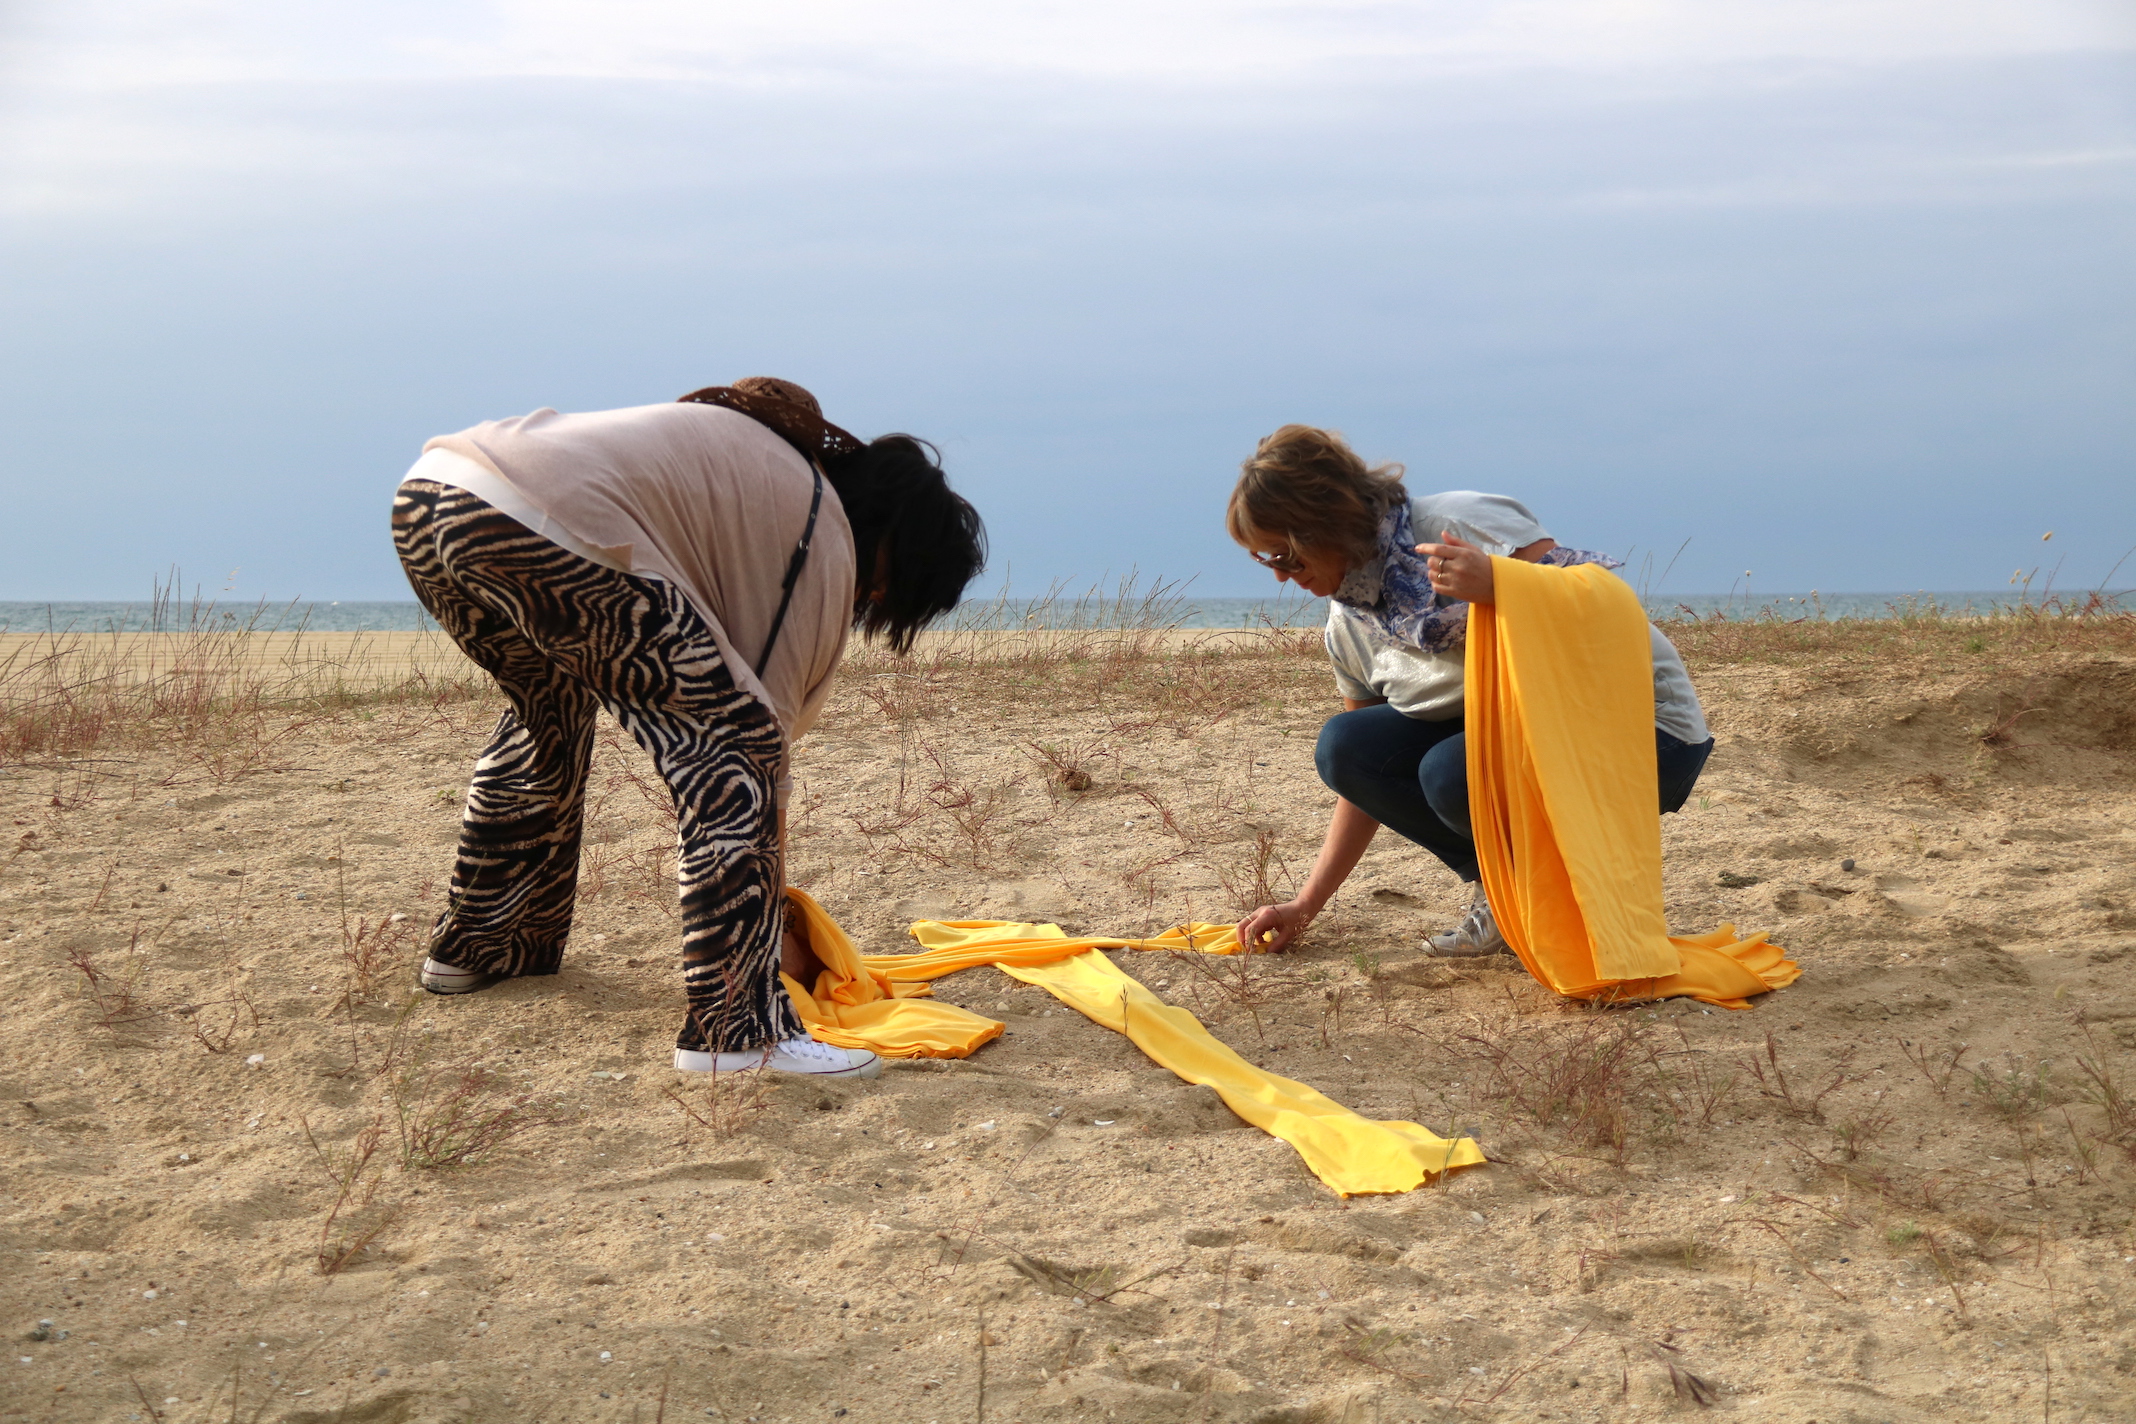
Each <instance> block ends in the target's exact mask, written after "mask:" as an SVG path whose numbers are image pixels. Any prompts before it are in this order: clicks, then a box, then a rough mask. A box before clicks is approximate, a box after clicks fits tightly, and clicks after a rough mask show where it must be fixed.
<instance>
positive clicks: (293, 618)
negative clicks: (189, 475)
mask: <svg viewBox="0 0 2136 1424" xmlns="http://www.w3.org/2000/svg"><path fill="white" fill-rule="evenodd" d="M2100 596H2101V597H2102V598H2105V599H2106V600H2108V601H2109V602H2110V603H2112V604H2113V606H2115V607H2117V608H2129V607H2131V606H2136V603H2132V600H2136V590H2129V589H2121V590H2116V591H2109V592H2103V593H2102V594H2101V595H2100ZM2087 597H2089V595H2088V594H2084V595H2077V596H2075V597H2074V598H2069V597H2067V596H2061V595H2057V596H2056V601H2058V602H2061V603H2064V604H2071V603H2074V604H2081V603H2082V602H2083V601H2084V599H2085V598H2087ZM2045 602H2047V600H2045V599H2043V598H2042V597H2041V596H2040V595H2039V594H2037V593H2029V594H2028V593H2026V592H2023V591H2019V590H2014V589H1998V590H1991V591H1985V592H1983V591H1978V590H1974V591H1961V592H1955V593H1952V592H1928V591H1921V592H1914V593H1817V592H1812V593H1772V594H1758V595H1756V596H1755V597H1753V596H1751V595H1748V594H1743V593H1732V594H1656V595H1650V596H1649V597H1648V598H1647V600H1646V603H1647V610H1648V612H1649V614H1650V615H1651V616H1652V617H1653V618H1654V619H1655V620H1656V621H1659V622H1669V621H1672V620H1676V619H1693V618H1728V619H1734V620H1746V619H1748V620H1759V619H1763V620H1778V621H1786V622H1794V621H1797V620H1803V619H1809V620H1818V621H1824V620H1831V619H1839V618H1897V617H1909V616H1920V615H1923V614H1931V613H1937V614H1943V615H1946V616H1948V615H1951V614H1960V615H1964V614H1976V615H1986V614H1994V613H2007V612H2011V611H2015V610H2017V609H2019V608H2022V607H2034V608H2037V607H2040V606H2042V604H2043V603H2045ZM1326 618H1327V601H1326V600H1325V599H1318V598H1190V597H1185V596H1171V595H1164V594H1157V595H1152V596H1151V597H1148V598H1140V599H1136V598H1129V599H1117V598H1101V597H1094V596H1093V597H1084V598H1080V599H1064V598H1059V597H1054V598H1048V599H1042V600H1035V601H1026V600H1017V599H1010V598H1000V597H996V598H991V599H985V600H976V599H975V600H973V601H971V602H968V603H966V604H964V605H963V606H962V607H960V608H959V609H958V610H957V611H956V613H954V614H952V615H951V616H950V617H949V618H947V619H945V620H944V621H943V623H942V624H940V625H938V626H943V627H963V628H1104V627H1123V626H1125V627H1134V626H1143V627H1163V628H1265V627H1276V628H1307V627H1316V626H1318V625H1319V624H1320V623H1322V622H1323V621H1325V620H1326ZM436 627H437V624H436V623H435V622H434V621H433V620H432V619H431V618H430V616H429V615H428V614H427V613H425V612H424V611H423V607H422V605H421V604H419V603H417V602H415V601H414V600H413V599H399V600H388V601H383V602H364V601H356V600H344V601H338V602H336V601H324V602H291V603H278V604H277V603H256V604H243V605H236V604H220V603H212V602H177V601H169V600H159V601H142V602H51V603H33V602H14V603H8V602H0V633H45V632H55V633H111V632H122V633H131V632H186V631H193V630H199V629H204V628H248V629H253V630H258V631H290V630H298V629H304V630H311V631H317V632H335V633H409V632H428V631H432V630H435V629H436Z"/></svg>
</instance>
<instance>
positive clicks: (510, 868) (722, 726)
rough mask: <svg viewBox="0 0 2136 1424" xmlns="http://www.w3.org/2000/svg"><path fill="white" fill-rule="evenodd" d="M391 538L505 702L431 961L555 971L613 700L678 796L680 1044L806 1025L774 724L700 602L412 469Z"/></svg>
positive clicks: (776, 1033)
mask: <svg viewBox="0 0 2136 1424" xmlns="http://www.w3.org/2000/svg"><path fill="white" fill-rule="evenodd" d="M393 542H394V546H395V548H396V549H397V550H398V551H399V553H400V560H401V565H402V567H403V568H405V569H406V570H407V573H408V581H409V583H411V584H413V585H414V586H415V593H416V597H418V598H419V599H421V600H422V603H423V606H424V607H425V608H426V609H428V610H429V611H430V615H431V617H433V618H435V619H437V620H438V624H439V626H440V627H442V628H443V629H444V630H445V631H446V632H447V633H448V634H450V635H451V636H452V639H453V641H454V642H456V643H458V644H459V645H460V647H461V649H462V650H464V651H465V652H466V653H467V655H468V656H469V657H470V658H472V659H474V660H475V662H477V663H479V664H480V665H481V666H482V667H483V668H484V669H486V670H487V671H488V672H489V674H490V675H491V676H492V677H494V678H495V679H496V680H497V685H498V686H499V687H500V688H502V689H503V691H504V695H505V697H506V699H507V700H508V701H509V702H510V704H511V706H510V710H509V711H507V712H506V713H505V714H504V715H503V716H502V717H500V718H499V719H498V721H497V729H496V731H495V732H494V733H492V734H491V736H490V740H489V745H488V746H487V747H485V748H484V749H483V752H482V756H481V758H480V759H479V760H478V761H477V762H476V763H475V772H474V779H473V782H472V784H470V785H469V787H468V788H467V805H466V810H465V812H464V813H463V814H462V816H461V819H460V850H459V857H458V859H457V860H456V861H455V862H454V864H453V870H452V885H451V889H450V891H449V899H448V903H447V907H446V909H445V912H444V913H443V914H442V915H440V916H439V917H438V922H437V926H436V928H435V929H434V930H432V932H431V941H430V957H431V958H433V959H435V960H437V961H438V962H439V963H440V964H448V965H451V966H452V967H454V968H456V969H471V970H476V971H479V972H482V973H486V974H503V975H512V976H517V975H531V974H554V973H556V971H557V969H558V967H559V966H560V965H561V963H562V961H563V954H564V943H565V941H566V940H567V939H569V938H570V935H571V912H572V907H573V901H574V899H575V897H576V893H577V884H578V861H579V836H580V831H581V826H582V823H583V817H584V809H585V796H586V777H587V771H588V767H589V765H590V762H591V759H592V751H593V734H594V719H595V716H596V715H597V713H598V712H599V710H600V709H601V708H604V707H605V708H606V709H607V710H608V712H609V714H610V715H611V716H613V717H614V718H615V719H616V721H617V722H618V723H620V724H621V725H622V727H623V728H624V730H626V731H627V732H629V733H630V735H631V736H632V737H633V738H634V739H636V741H637V743H638V745H639V746H641V747H643V748H645V750H646V751H647V752H648V753H649V754H650V755H651V756H652V758H653V762H654V765H655V766H656V767H658V768H659V771H660V775H661V776H662V778H664V779H665V780H666V782H667V785H668V789H669V791H671V792H672V793H673V794H674V797H675V810H676V821H677V828H678V832H679V837H678V838H679V841H680V846H679V848H678V851H677V856H676V880H677V881H678V882H679V889H680V891H681V897H682V972H683V987H684V991H685V993H686V994H687V996H688V999H689V1015H688V1018H687V1019H686V1020H685V1022H684V1024H683V1027H682V1031H681V1032H680V1033H679V1034H678V1035H677V1036H676V1039H675V1042H676V1046H677V1047H680V1048H690V1049H699V1050H702V1049H706V1048H710V1049H713V1050H715V1051H741V1050H745V1049H752V1048H758V1047H761V1046H763V1045H764V1044H767V1043H772V1042H776V1041H778V1040H781V1039H788V1038H797V1037H800V1036H801V1035H802V1034H803V1033H804V1032H805V1030H804V1029H803V1028H802V1026H801V1021H800V1018H799V1017H798V1016H797V1015H796V1014H795V1012H794V1007H793V1002H792V1000H790V999H789V998H788V997H787V995H786V990H785V988H784V987H783V986H782V985H781V984H780V983H779V972H778V970H779V939H780V929H781V926H782V923H783V917H784V913H785V896H784V895H783V894H782V893H781V886H782V884H783V881H784V876H783V868H782V866H781V864H780V860H779V842H778V829H777V822H778V818H777V812H776V799H775V793H774V780H775V777H776V775H777V769H778V763H779V752H780V733H779V725H778V722H777V719H776V718H774V717H773V715H772V713H771V711H770V710H769V709H768V708H766V707H765V706H764V704H763V703H761V702H759V701H758V700H757V699H756V698H755V697H753V696H751V695H750V694H749V693H747V692H744V691H742V690H741V689H740V688H738V687H737V686H735V683H734V679H733V678H732V677H731V676H730V675H729V674H728V672H727V668H726V664H725V663H723V662H722V661H721V660H720V655H719V646H718V643H717V641H716V640H715V639H714V637H713V635H712V631H711V629H710V628H708V627H707V626H706V625H705V621H704V620H703V619H702V618H701V617H699V616H698V614H697V611H696V610H695V609H693V608H692V607H691V606H690V604H689V602H688V601H687V600H686V599H684V598H683V596H682V595H681V594H680V593H679V592H677V591H676V590H675V589H674V588H673V587H672V586H671V585H669V584H667V583H666V582H664V581H662V580H659V579H647V578H639V577H637V576H635V575H632V574H626V573H621V572H619V571H617V570H615V569H610V568H604V567H602V566H601V565H599V564H596V563H593V562H591V561H590V560H587V559H583V558H580V557H579V556H578V555H577V554H574V553H572V552H571V551H570V550H568V549H565V548H563V547H561V546H559V545H557V544H555V543H553V542H551V541H550V540H547V539H544V538H542V537H541V536H540V535H538V534H536V533H534V532H533V531H532V530H530V529H528V528H527V527H526V526H525V525H523V524H521V523H519V522H518V521H517V520H515V519H512V518H511V517H509V516H508V515H505V514H502V513H500V512H499V511H498V510H497V509H496V508H495V507H493V506H492V505H490V504H488V503H486V502H484V501H483V500H481V499H478V498H476V497H475V496H474V495H472V494H469V493H467V492H466V491H465V490H461V489H456V488H454V487H452V486H450V485H443V484H437V483H434V482H431V481H428V480H410V481H407V482H406V483H404V484H402V485H401V487H400V490H399V492H398V494H397V495H396V496H395V498H394V501H393Z"/></svg>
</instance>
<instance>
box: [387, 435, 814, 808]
mask: <svg viewBox="0 0 2136 1424" xmlns="http://www.w3.org/2000/svg"><path fill="white" fill-rule="evenodd" d="M423 449H424V452H425V453H424V458H423V460H422V461H419V462H418V463H417V465H416V468H415V469H413V470H411V471H410V472H409V475H410V477H412V478H424V479H435V480H438V481H439V482H440V483H444V484H450V485H457V486H458V487H460V488H462V489H466V490H468V492H469V493H471V494H475V495H478V496H480V497H482V498H484V499H486V500H488V501H489V502H490V503H491V504H494V505H496V506H497V507H498V508H499V509H501V510H503V511H504V512H505V513H507V514H510V515H511V516H512V517H513V518H515V519H518V520H520V521H521V522H522V523H525V524H527V525H528V526H529V527H530V528H532V529H534V530H536V532H538V533H541V534H543V535H545V536H546V537H548V538H551V539H554V540H556V542H557V543H559V544H562V545H563V546H564V547H565V548H568V549H571V550H572V551H573V552H574V553H577V554H579V555H581V556H582V557H585V558H589V559H592V560H594V561H595V562H596V563H601V564H605V565H607V566H608V567H610V568H615V569H621V570H623V571H625V572H627V573H633V574H640V575H645V576H648V577H652V578H659V579H664V580H666V581H667V582H669V583H672V584H674V585H675V586H676V587H677V588H679V589H681V590H682V593H683V595H684V597H686V598H688V599H689V600H690V604H691V606H692V607H694V608H695V609H696V610H697V611H698V613H699V614H701V615H702V616H703V617H704V620H705V621H706V623H708V624H710V625H711V629H712V634H713V636H714V637H715V638H717V639H718V640H719V648H720V655H721V657H722V659H723V660H724V661H725V663H726V665H727V670H728V672H729V673H731V674H732V675H733V677H734V680H735V682H736V683H737V684H738V685H740V686H741V687H743V688H744V689H746V690H747V691H748V692H750V693H751V694H752V695H754V696H755V697H757V698H758V699H759V700H760V701H762V702H764V703H765V704H766V705H767V706H769V707H770V708H771V709H772V710H773V712H775V713H776V714H777V716H778V719H779V725H780V727H781V728H782V729H783V730H784V732H785V734H786V744H787V754H788V756H789V757H790V756H791V751H792V746H793V743H794V741H795V739H797V738H798V737H800V736H801V735H802V733H804V732H806V731H807V730H808V729H809V728H810V727H812V726H814V725H815V722H816V718H817V717H818V716H819V715H820V714H821V713H822V711H823V704H824V702H825V700H826V699H828V698H829V696H830V691H831V678H832V675H833V674H834V673H835V672H836V671H837V668H838V659H839V657H840V655H841V654H842V653H843V651H844V649H845V638H846V632H847V630H848V629H849V628H850V627H851V626H852V621H853V580H854V559H853V533H852V530H851V528H849V527H848V526H847V524H846V518H845V510H844V508H843V507H842V506H840V504H839V503H838V495H837V494H836V492H834V491H833V490H832V488H831V485H830V482H829V481H828V480H826V481H824V485H823V508H822V510H821V512H820V513H819V514H818V515H817V517H816V537H815V542H814V544H813V545H812V546H811V548H810V550H809V556H808V563H807V565H806V566H805V567H804V568H803V569H802V572H801V578H800V580H799V581H798V582H797V583H796V584H795V585H794V599H793V604H792V606H791V607H790V608H788V609H787V612H786V623H785V625H784V627H783V628H782V629H781V630H780V633H779V641H778V645H777V646H776V647H775V648H774V649H773V651H772V657H771V663H770V665H769V666H768V667H766V668H765V669H764V676H763V678H762V679H761V680H760V679H759V678H758V677H757V675H756V673H755V671H754V670H753V665H754V664H755V662H756V660H757V658H758V656H759V655H760V654H761V653H762V652H763V650H764V639H765V637H766V635H767V634H769V632H770V631H771V620H772V616H773V615H774V614H775V613H777V612H778V608H779V585H780V582H781V581H782V580H783V579H784V578H785V577H786V565H787V562H788V561H789V560H790V559H791V558H792V557H793V552H794V544H795V542H796V541H798V540H799V539H800V537H801V531H802V529H803V528H804V527H805V526H806V525H807V523H808V505H809V498H810V496H811V493H812V491H813V488H814V486H813V481H812V478H811V472H810V469H809V465H808V462H807V461H806V460H804V459H803V458H802V457H801V456H800V454H799V453H798V452H796V451H795V449H794V448H793V446H791V445H789V444H787V443H786V442H785V441H784V440H782V439H780V438H779V437H778V436H777V435H775V434H773V433H772V432H771V431H770V430H767V429H766V428H765V427H763V426H762V425H759V424H758V423H757V422H756V421H754V420H751V419H750V418H749V417H748V416H746V415H743V414H741V413H740V412H738V411H732V410H727V409H724V408H723V407H720V406H710V405H685V404H681V403H676V404H665V405H646V406H634V407H632V408H630V409H628V410H606V411H592V412H588V413H586V414H581V415H559V414H558V413H557V412H555V411H553V410H537V411H535V412H534V413H533V414H532V415H523V416H519V417H517V418H515V419H511V420H492V421H486V422H484V423H483V424H481V425H477V426H474V427H473V428H471V429H468V430H463V431H461V432H459V433H458V434H456V435H440V436H438V437H437V438H436V439H434V440H432V441H430V442H429V443H428V444H426V445H425V446H424V447H423ZM454 457H457V458H454ZM485 472H486V473H487V474H488V475H490V476H494V477H495V482H494V483H493V482H492V481H490V480H487V479H484V478H482V475H483V474H484V473H485ZM515 506H516V507H515ZM786 782H787V771H786V766H785V759H784V758H782V761H781V767H780V773H779V783H780V792H781V799H782V800H783V799H784V792H785V788H786Z"/></svg>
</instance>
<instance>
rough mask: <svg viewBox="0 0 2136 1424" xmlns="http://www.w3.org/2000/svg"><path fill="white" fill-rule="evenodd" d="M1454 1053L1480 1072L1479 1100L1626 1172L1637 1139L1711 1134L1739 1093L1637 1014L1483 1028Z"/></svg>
mask: <svg viewBox="0 0 2136 1424" xmlns="http://www.w3.org/2000/svg"><path fill="white" fill-rule="evenodd" d="M1456 1043H1457V1044H1458V1045H1460V1046H1461V1048H1462V1050H1463V1051H1464V1052H1465V1053H1466V1054H1467V1055H1468V1056H1469V1057H1470V1058H1472V1059H1473V1060H1475V1061H1476V1063H1477V1065H1478V1067H1479V1068H1480V1069H1481V1070H1482V1081H1481V1089H1480V1096H1482V1097H1483V1098H1485V1099H1486V1100H1490V1101H1496V1102H1500V1103H1503V1104H1505V1105H1507V1106H1508V1107H1510V1108H1511V1109H1512V1110H1513V1111H1514V1112H1515V1113H1517V1114H1518V1115H1519V1116H1520V1117H1521V1118H1523V1119H1525V1120H1526V1121H1528V1122H1530V1123H1532V1124H1534V1125H1535V1126H1536V1127H1539V1128H1543V1129H1545V1130H1547V1131H1549V1132H1552V1133H1554V1134H1556V1135H1558V1136H1561V1137H1564V1138H1566V1139H1568V1140H1570V1141H1571V1142H1573V1143H1575V1144H1576V1145H1579V1146H1582V1147H1588V1148H1599V1149H1602V1150H1603V1151H1604V1152H1606V1153H1607V1154H1608V1155H1609V1159H1610V1160H1612V1161H1614V1162H1619V1163H1621V1162H1622V1161H1623V1160H1624V1158H1625V1155H1626V1153H1627V1151H1628V1150H1629V1148H1630V1147H1631V1145H1632V1140H1633V1136H1634V1133H1635V1131H1636V1130H1638V1129H1639V1128H1641V1127H1645V1128H1648V1129H1650V1130H1653V1131H1658V1132H1664V1133H1674V1132H1676V1131H1679V1130H1682V1129H1687V1128H1689V1129H1698V1130H1705V1129H1708V1128H1711V1127H1712V1126H1713V1124H1714V1120H1715V1118H1716V1117H1717V1116H1718V1115H1719V1114H1720V1112H1721V1111H1722V1110H1723V1109H1724V1108H1725V1107H1726V1106H1727V1105H1728V1104H1729V1103H1730V1102H1731V1101H1732V1099H1733V1097H1734V1095H1735V1092H1736V1087H1737V1083H1738V1077H1737V1075H1736V1074H1734V1073H1723V1072H1722V1071H1720V1070H1719V1069H1717V1068H1716V1067H1715V1066H1714V1065H1713V1064H1711V1063H1710V1062H1708V1061H1706V1059H1705V1058H1704V1057H1703V1056H1702V1055H1700V1054H1698V1053H1695V1052H1694V1051H1692V1049H1691V1047H1690V1044H1689V1042H1688V1041H1687V1040H1686V1039H1685V1038H1684V1037H1683V1035H1682V1033H1681V1031H1680V1030H1679V1031H1678V1032H1677V1034H1676V1038H1675V1041H1674V1042H1672V1041H1671V1040H1670V1039H1669V1038H1668V1037H1666V1036H1664V1034H1663V1032H1662V1030H1661V1029H1660V1028H1659V1027H1658V1026H1657V1025H1656V1024H1655V1023H1653V1022H1651V1021H1649V1020H1644V1019H1641V1018H1638V1017H1636V1016H1634V1015H1633V1014H1630V1013H1624V1012H1621V1011H1618V1012H1612V1011H1608V1010H1588V1011H1584V1012H1582V1013H1580V1014H1579V1015H1578V1016H1577V1017H1575V1018H1574V1019H1573V1020H1572V1021H1571V1022H1570V1023H1567V1022H1563V1021H1560V1022H1556V1023H1545V1024H1540V1025H1524V1024H1518V1023H1513V1024H1504V1025H1500V1026H1497V1027H1492V1026H1485V1025H1479V1026H1478V1027H1477V1028H1476V1029H1474V1030H1473V1031H1471V1032H1469V1033H1465V1034H1462V1035H1460V1037H1459V1038H1458V1039H1457V1040H1456Z"/></svg>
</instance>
